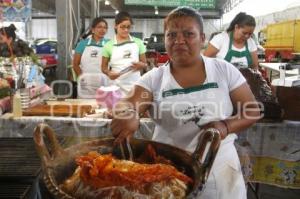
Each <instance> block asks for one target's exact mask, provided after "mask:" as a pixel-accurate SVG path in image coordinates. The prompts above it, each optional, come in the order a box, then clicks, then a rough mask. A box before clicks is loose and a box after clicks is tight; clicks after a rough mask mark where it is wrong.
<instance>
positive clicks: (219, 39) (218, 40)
mask: <svg viewBox="0 0 300 199" xmlns="http://www.w3.org/2000/svg"><path fill="white" fill-rule="evenodd" d="M229 41H230V38H229V34H228V33H227V32H221V33H219V34H217V35H215V36H214V37H213V38H212V40H211V41H209V43H210V44H211V45H213V46H214V47H215V48H217V49H218V50H219V52H218V53H217V55H216V57H217V58H220V59H224V58H225V57H226V55H227V52H228V50H229ZM247 43H248V49H249V51H250V53H252V52H254V51H257V45H256V44H255V41H254V40H253V39H252V38H249V39H248V40H247ZM232 50H235V51H238V52H242V51H245V50H246V47H245V46H244V47H243V48H236V47H235V46H234V45H232ZM230 63H243V64H244V65H245V66H247V65H248V61H247V58H246V57H241V58H238V57H232V59H231V61H230Z"/></svg>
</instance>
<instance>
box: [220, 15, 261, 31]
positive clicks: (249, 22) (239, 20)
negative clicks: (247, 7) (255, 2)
mask: <svg viewBox="0 0 300 199" xmlns="http://www.w3.org/2000/svg"><path fill="white" fill-rule="evenodd" d="M235 25H238V26H240V27H243V26H253V27H255V26H256V23H255V19H254V17H252V16H251V15H247V14H246V13H245V12H240V13H239V14H237V15H236V16H235V17H234V19H233V20H232V21H231V22H230V25H229V27H228V28H227V30H226V31H227V32H230V31H233V30H234V27H235Z"/></svg>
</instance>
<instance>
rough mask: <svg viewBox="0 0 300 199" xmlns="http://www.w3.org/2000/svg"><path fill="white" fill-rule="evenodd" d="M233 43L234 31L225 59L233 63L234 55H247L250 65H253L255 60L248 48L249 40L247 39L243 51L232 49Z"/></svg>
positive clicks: (239, 56)
mask: <svg viewBox="0 0 300 199" xmlns="http://www.w3.org/2000/svg"><path fill="white" fill-rule="evenodd" d="M232 45H233V32H231V33H230V39H229V49H228V52H227V54H226V56H225V58H224V59H225V60H226V61H228V62H230V63H231V59H232V57H237V58H241V57H246V59H247V63H248V67H250V66H252V65H253V61H252V57H251V53H250V51H249V49H248V42H247V41H246V50H244V51H241V52H240V51H236V50H232Z"/></svg>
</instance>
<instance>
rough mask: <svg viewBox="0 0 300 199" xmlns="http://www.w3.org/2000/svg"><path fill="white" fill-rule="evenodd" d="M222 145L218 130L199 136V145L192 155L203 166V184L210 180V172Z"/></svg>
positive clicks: (211, 130)
mask: <svg viewBox="0 0 300 199" xmlns="http://www.w3.org/2000/svg"><path fill="white" fill-rule="evenodd" d="M209 142H210V146H209V148H208V150H207V153H206V157H205V158H204V161H203V162H201V161H202V159H203V155H204V152H205V149H206V147H207V145H208V143H209ZM220 143H221V136H220V132H219V130H218V129H215V128H208V129H206V130H205V131H204V132H203V133H201V134H200V136H199V141H198V145H197V147H196V149H195V151H194V153H193V154H192V157H193V158H194V159H195V160H196V161H199V162H200V165H201V176H200V177H201V182H202V184H204V183H205V182H206V180H207V178H208V175H209V172H210V170H211V167H212V165H213V162H214V160H215V157H216V155H217V152H218V149H219V146H220Z"/></svg>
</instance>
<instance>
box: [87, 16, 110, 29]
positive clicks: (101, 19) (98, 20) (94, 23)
mask: <svg viewBox="0 0 300 199" xmlns="http://www.w3.org/2000/svg"><path fill="white" fill-rule="evenodd" d="M100 22H103V23H105V25H106V26H108V25H107V21H106V20H105V19H104V18H103V17H96V18H95V19H93V21H92V26H91V27H92V28H95V27H96V26H97V24H98V23H100Z"/></svg>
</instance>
